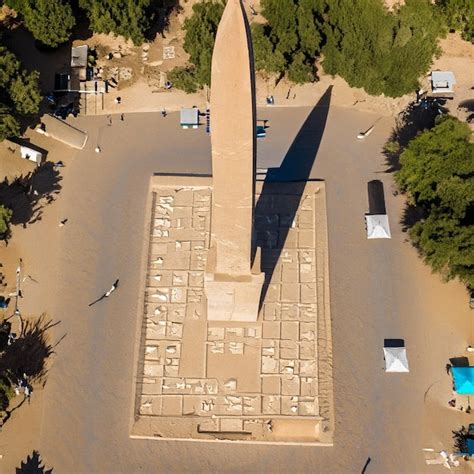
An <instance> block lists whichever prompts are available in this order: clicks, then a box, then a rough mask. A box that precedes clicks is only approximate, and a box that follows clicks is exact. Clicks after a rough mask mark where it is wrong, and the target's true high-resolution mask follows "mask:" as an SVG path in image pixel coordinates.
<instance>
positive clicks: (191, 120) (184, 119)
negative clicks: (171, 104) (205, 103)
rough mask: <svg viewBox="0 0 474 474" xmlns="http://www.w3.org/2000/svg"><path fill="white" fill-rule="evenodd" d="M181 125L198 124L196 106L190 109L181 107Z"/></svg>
mask: <svg viewBox="0 0 474 474" xmlns="http://www.w3.org/2000/svg"><path fill="white" fill-rule="evenodd" d="M180 123H181V125H199V110H198V109H197V107H193V108H191V109H181V115H180Z"/></svg>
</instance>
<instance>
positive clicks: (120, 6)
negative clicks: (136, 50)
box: [79, 0, 151, 46]
mask: <svg viewBox="0 0 474 474" xmlns="http://www.w3.org/2000/svg"><path fill="white" fill-rule="evenodd" d="M150 3H151V0H79V6H80V7H81V8H83V9H84V10H85V11H86V13H87V16H88V18H89V21H90V27H91V29H92V30H93V31H94V32H96V33H114V34H115V35H121V36H123V37H124V38H126V39H131V40H132V41H133V43H134V44H135V45H137V46H138V45H140V44H142V43H143V42H144V41H145V32H146V30H147V29H148V27H149V20H148V11H147V9H148V7H149V6H150Z"/></svg>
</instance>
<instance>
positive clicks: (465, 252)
mask: <svg viewBox="0 0 474 474" xmlns="http://www.w3.org/2000/svg"><path fill="white" fill-rule="evenodd" d="M470 136H471V132H470V130H469V127H468V126H467V125H466V124H465V123H462V122H460V121H458V120H457V119H455V118H453V117H441V118H439V119H438V120H437V123H436V125H435V127H434V128H433V129H431V130H429V131H425V132H423V133H422V134H420V135H419V136H418V137H416V138H414V139H413V140H412V141H411V142H410V143H409V144H408V146H407V148H406V149H405V150H404V151H403V153H402V154H401V156H400V164H401V169H400V171H398V172H397V173H396V175H395V180H396V182H397V184H398V186H399V188H400V189H401V191H402V192H406V193H407V194H408V196H409V198H410V200H411V201H412V202H413V203H414V204H415V205H416V206H417V207H419V208H421V210H422V211H423V214H424V215H425V216H426V217H425V218H424V219H421V220H420V221H418V222H416V223H415V224H414V225H413V227H412V228H411V229H410V236H411V237H412V239H413V242H414V243H415V245H416V246H417V247H418V248H419V250H420V252H421V253H422V254H423V256H424V258H425V260H426V262H427V263H428V264H430V265H431V267H432V268H433V270H434V271H437V272H440V273H441V274H443V276H444V277H446V278H447V279H451V278H455V277H459V278H460V279H461V280H462V281H463V282H465V283H466V284H467V285H468V286H469V287H471V288H474V225H473V223H474V143H471V142H470Z"/></svg>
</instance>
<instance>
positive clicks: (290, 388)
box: [281, 375, 300, 395]
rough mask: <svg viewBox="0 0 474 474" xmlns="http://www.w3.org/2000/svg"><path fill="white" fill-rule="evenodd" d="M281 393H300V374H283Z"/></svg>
mask: <svg viewBox="0 0 474 474" xmlns="http://www.w3.org/2000/svg"><path fill="white" fill-rule="evenodd" d="M281 393H282V395H299V394H300V379H299V377H298V376H296V375H295V376H291V375H290V376H286V375H285V376H283V377H282V378H281Z"/></svg>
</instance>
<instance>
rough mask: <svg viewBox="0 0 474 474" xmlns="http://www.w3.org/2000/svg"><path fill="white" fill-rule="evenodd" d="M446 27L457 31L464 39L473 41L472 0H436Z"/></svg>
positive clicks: (473, 7) (473, 15) (473, 16)
mask: <svg viewBox="0 0 474 474" xmlns="http://www.w3.org/2000/svg"><path fill="white" fill-rule="evenodd" d="M436 5H437V7H438V8H439V10H440V11H441V13H442V15H443V17H444V20H445V22H446V25H447V27H448V28H449V29H450V30H453V31H459V32H460V33H461V36H462V37H463V39H465V40H466V41H470V42H471V43H474V3H473V2H472V0H437V1H436Z"/></svg>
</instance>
